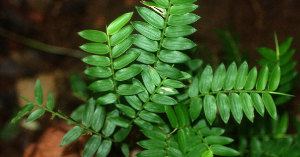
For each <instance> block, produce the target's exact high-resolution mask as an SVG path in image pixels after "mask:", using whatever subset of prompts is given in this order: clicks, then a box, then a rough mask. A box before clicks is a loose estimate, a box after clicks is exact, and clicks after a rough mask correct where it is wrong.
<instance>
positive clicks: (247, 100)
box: [240, 93, 254, 122]
mask: <svg viewBox="0 0 300 157" xmlns="http://www.w3.org/2000/svg"><path fill="white" fill-rule="evenodd" d="M240 99H241V102H242V108H243V110H244V112H245V114H246V117H247V118H248V119H249V120H250V121H251V122H253V119H254V110H253V102H252V100H251V97H250V95H249V94H247V93H241V94H240Z"/></svg>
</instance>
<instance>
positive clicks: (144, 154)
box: [136, 149, 165, 157]
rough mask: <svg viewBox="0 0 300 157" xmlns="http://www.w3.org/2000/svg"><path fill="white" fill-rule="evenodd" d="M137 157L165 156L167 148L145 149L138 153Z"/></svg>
mask: <svg viewBox="0 0 300 157" xmlns="http://www.w3.org/2000/svg"><path fill="white" fill-rule="evenodd" d="M136 156H137V157H151V156H155V157H164V156H165V150H163V149H151V150H144V151H141V152H139V153H137V154H136Z"/></svg>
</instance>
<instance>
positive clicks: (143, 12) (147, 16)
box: [136, 7, 164, 29]
mask: <svg viewBox="0 0 300 157" xmlns="http://www.w3.org/2000/svg"><path fill="white" fill-rule="evenodd" d="M136 10H137V11H138V13H139V14H140V16H141V17H142V18H143V19H144V20H145V21H147V22H148V23H149V24H151V25H152V26H154V27H156V28H159V29H162V28H163V26H164V19H163V18H162V17H161V16H159V15H158V14H156V13H155V12H153V11H151V10H150V9H147V8H145V7H136Z"/></svg>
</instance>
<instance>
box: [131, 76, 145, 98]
mask: <svg viewBox="0 0 300 157" xmlns="http://www.w3.org/2000/svg"><path fill="white" fill-rule="evenodd" d="M132 83H133V84H134V85H137V86H139V87H141V88H143V90H144V91H143V92H141V93H138V96H139V98H140V99H141V100H142V101H143V102H146V101H148V99H149V93H148V92H147V89H146V88H145V86H144V85H143V84H142V83H141V82H140V81H139V80H137V79H135V78H133V79H132Z"/></svg>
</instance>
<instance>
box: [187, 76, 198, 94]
mask: <svg viewBox="0 0 300 157" xmlns="http://www.w3.org/2000/svg"><path fill="white" fill-rule="evenodd" d="M197 76H198V75H197ZM197 76H196V77H194V79H193V81H192V83H191V85H190V88H189V91H188V94H189V96H190V97H195V96H197V95H198V93H199V88H198V86H199V79H198V77H197Z"/></svg>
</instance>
